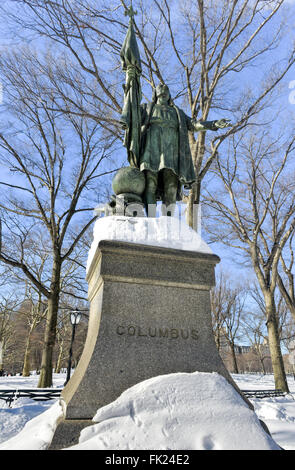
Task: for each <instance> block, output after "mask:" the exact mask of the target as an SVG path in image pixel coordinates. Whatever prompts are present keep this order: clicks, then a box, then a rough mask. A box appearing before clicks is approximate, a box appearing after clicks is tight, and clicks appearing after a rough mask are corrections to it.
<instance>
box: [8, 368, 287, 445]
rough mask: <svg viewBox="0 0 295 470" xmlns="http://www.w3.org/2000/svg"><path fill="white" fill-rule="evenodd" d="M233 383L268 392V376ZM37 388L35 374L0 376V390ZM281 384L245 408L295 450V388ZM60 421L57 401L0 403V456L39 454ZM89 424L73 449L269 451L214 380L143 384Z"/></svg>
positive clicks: (253, 423) (57, 382)
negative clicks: (277, 392)
mask: <svg viewBox="0 0 295 470" xmlns="http://www.w3.org/2000/svg"><path fill="white" fill-rule="evenodd" d="M233 378H234V380H235V381H236V383H237V384H238V385H239V387H240V388H241V389H244V390H245V389H248V390H250V389H273V388H274V381H273V376H271V375H267V376H262V375H254V374H253V375H251V374H245V375H240V374H238V375H233ZM64 381H65V375H64V374H55V375H54V387H62V386H63V384H64ZM37 382H38V376H34V375H32V376H31V377H0V389H16V388H34V387H36V386H37ZM288 382H289V387H290V391H291V394H290V395H288V396H285V397H278V398H264V399H253V400H252V399H251V401H252V403H253V404H254V407H255V411H256V414H257V416H258V418H260V419H262V420H263V421H264V422H265V423H266V425H267V426H268V428H269V430H270V432H271V434H272V437H273V438H274V440H275V442H276V443H277V444H279V445H280V446H281V447H282V448H284V449H286V450H291V449H292V450H295V399H294V398H295V381H294V379H293V378H291V377H289V378H288ZM195 390H198V402H197V403H196V400H195V397H196V395H195ZM204 399H206V404H205V402H204V401H203V402H202V400H204ZM60 416H61V408H60V406H59V404H58V400H57V399H55V400H52V401H49V402H35V401H33V400H31V399H27V398H20V399H18V400H17V401H15V403H13V405H12V407H11V408H9V407H8V405H6V404H5V402H4V401H2V400H0V450H4V449H35V450H37V449H39V450H42V449H46V448H47V446H48V443H49V442H50V440H51V438H52V435H53V433H54V430H55V426H56V422H57V420H58V418H59V417H60ZM94 421H96V422H97V424H95V422H94V424H93V426H91V427H89V428H86V429H85V430H84V431H83V432H82V435H81V439H80V443H79V444H78V446H75V447H73V448H72V449H78V450H79V449H81V450H82V449H116V448H121V449H128V448H129V449H138V448H146V449H148V448H149V449H151V448H154V449H160V448H161V449H182V450H183V449H186V450H188V449H226V448H235V449H237V448H239V447H240V448H241V449H242V448H246V449H247V448H248V449H252V448H256V449H271V448H275V445H274V443H273V442H272V441H271V440H269V439H268V438H267V435H266V434H265V433H263V432H261V429H260V427H259V426H258V425H257V423H258V421H257V419H256V418H255V415H253V413H251V412H249V410H248V408H247V407H245V406H244V403H243V401H242V400H241V399H240V397H239V395H237V394H236V392H232V389H231V387H230V388H228V387H227V383H225V382H224V379H223V378H222V377H220V376H219V375H218V374H201V373H199V374H198V373H197V374H172V375H170V376H162V378H160V377H157V378H154V379H151V380H149V381H145V382H143V383H142V384H138V385H137V386H135V387H132V388H131V389H129V390H127V391H126V392H124V394H122V395H121V397H119V399H118V400H116V401H115V402H114V403H112V404H110V405H108V406H107V407H104V408H103V409H101V410H99V411H98V413H97V415H96V416H95V418H94ZM240 436H243V438H242V439H241V438H240ZM118 444H119V445H120V446H121V447H118ZM153 445H154V447H153ZM141 446H143V447H141Z"/></svg>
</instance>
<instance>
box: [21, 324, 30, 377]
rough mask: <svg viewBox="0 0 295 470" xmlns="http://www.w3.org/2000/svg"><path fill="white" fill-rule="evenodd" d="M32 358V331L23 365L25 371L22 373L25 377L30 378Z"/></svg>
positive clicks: (28, 338)
mask: <svg viewBox="0 0 295 470" xmlns="http://www.w3.org/2000/svg"><path fill="white" fill-rule="evenodd" d="M30 356H31V331H29V333H28V337H27V343H26V349H25V355H24V365H23V371H22V375H23V377H29V376H30V370H31V361H30Z"/></svg>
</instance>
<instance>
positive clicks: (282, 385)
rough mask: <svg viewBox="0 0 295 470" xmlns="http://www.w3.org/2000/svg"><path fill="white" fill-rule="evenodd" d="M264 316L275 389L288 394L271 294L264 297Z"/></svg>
mask: <svg viewBox="0 0 295 470" xmlns="http://www.w3.org/2000/svg"><path fill="white" fill-rule="evenodd" d="M265 300H266V315H267V331H268V343H269V350H270V357H271V363H272V368H273V373H274V379H275V388H279V389H281V390H283V392H287V393H289V388H288V383H287V378H286V373H285V366H284V362H283V357H282V352H281V345H280V338H279V333H278V325H277V318H276V308H275V302H274V298H273V295H272V294H268V295H267V296H266V299H265Z"/></svg>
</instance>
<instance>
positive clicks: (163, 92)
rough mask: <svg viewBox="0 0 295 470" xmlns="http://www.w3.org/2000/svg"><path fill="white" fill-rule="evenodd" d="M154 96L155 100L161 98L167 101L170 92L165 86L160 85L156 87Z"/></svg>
mask: <svg viewBox="0 0 295 470" xmlns="http://www.w3.org/2000/svg"><path fill="white" fill-rule="evenodd" d="M156 95H157V98H159V97H160V96H161V97H162V98H165V99H167V101H168V100H169V98H170V91H169V88H168V87H167V85H165V84H163V83H160V85H158V86H157V87H156Z"/></svg>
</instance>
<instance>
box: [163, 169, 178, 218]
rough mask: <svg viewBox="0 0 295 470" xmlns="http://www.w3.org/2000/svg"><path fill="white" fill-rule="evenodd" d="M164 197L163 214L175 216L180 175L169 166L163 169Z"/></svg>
mask: <svg viewBox="0 0 295 470" xmlns="http://www.w3.org/2000/svg"><path fill="white" fill-rule="evenodd" d="M163 182H164V198H163V204H165V206H162V215H167V216H173V214H174V211H175V204H176V197H177V187H178V177H177V175H176V174H175V173H174V172H173V171H172V170H169V169H168V168H165V169H164V170H163Z"/></svg>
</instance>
